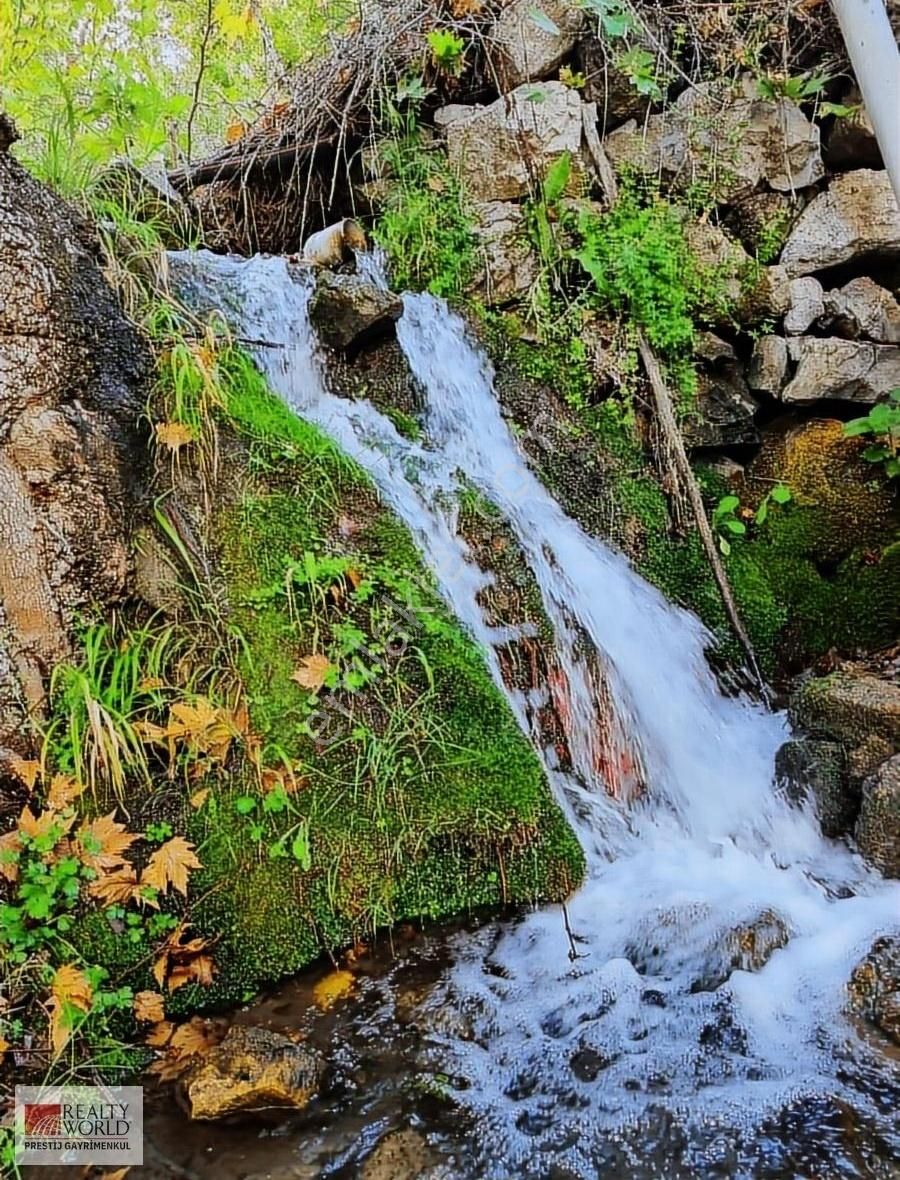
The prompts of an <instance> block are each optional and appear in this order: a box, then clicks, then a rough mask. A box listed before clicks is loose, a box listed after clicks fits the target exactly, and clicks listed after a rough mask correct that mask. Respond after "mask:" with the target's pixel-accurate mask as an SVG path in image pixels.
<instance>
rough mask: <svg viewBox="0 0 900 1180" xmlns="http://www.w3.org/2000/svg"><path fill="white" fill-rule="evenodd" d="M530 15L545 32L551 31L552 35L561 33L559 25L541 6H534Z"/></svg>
mask: <svg viewBox="0 0 900 1180" xmlns="http://www.w3.org/2000/svg"><path fill="white" fill-rule="evenodd" d="M528 15H529V16H530V17H531V19H532V21H533V23H534V24H536V25H537V27H538V28H539V29H540V30H541V31H542V32H544V33H550V34H551V36H554V37H558V36H559V35H560V28H559V25H557V24H555V23H554V22H553V21H552V20H551V19H550V17H549V16H547V14H546V12H542V11H541V10H540V8H532V9H531V10H530V11H529V13H528Z"/></svg>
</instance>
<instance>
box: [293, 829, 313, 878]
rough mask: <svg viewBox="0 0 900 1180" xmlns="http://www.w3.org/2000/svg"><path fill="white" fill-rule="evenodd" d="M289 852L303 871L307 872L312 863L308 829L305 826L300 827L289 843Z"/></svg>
mask: <svg viewBox="0 0 900 1180" xmlns="http://www.w3.org/2000/svg"><path fill="white" fill-rule="evenodd" d="M291 854H292V855H293V857H294V860H296V861H297V863H298V864H299V865H300V868H301V869H303V871H304V873H306V872H308V871H309V869H310V866H311V865H312V857H311V855H310V848H309V831H308V829H306V828H305V827H303V828H301V829H300V831H299V832H298V833H297V835H296V836H295V837H294V839H293V842H292V843H291Z"/></svg>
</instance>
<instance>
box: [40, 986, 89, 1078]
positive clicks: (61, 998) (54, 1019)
mask: <svg viewBox="0 0 900 1180" xmlns="http://www.w3.org/2000/svg"><path fill="white" fill-rule="evenodd" d="M92 1000H93V992H92V990H91V985H90V984H89V983H88V981H87V978H86V976H85V975H84V974H83V972H81V971H79V970H78V968H77V967H74V966H73V965H72V964H71V963H66V964H63V966H62V967H60V968H59V969H58V970H57V972H56V974H55V975H54V976H53V982H52V983H51V985H50V999H49V1000H48V1001H47V1008H48V1010H49V1012H50V1043H51V1045H52V1046H53V1052H54V1054H55V1055H56V1056H59V1054H60V1053H61V1052H62V1051H63V1049H64V1048H65V1045H66V1042H67V1041H68V1039H69V1037H70V1036H71V1034H72V1028H73V1025H74V1022H75V1015H76V1013H77V1012H90V1010H91V1002H92Z"/></svg>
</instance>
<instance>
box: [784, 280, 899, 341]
mask: <svg viewBox="0 0 900 1180" xmlns="http://www.w3.org/2000/svg"><path fill="white" fill-rule="evenodd" d="M796 281H797V282H800V281H801V280H799V279H798V280H796ZM824 304H825V307H824V313H823V314H824V321H823V326H824V327H825V328H827V329H828V331H830V332H833V333H834V335H836V336H844V337H846V339H848V340H859V339H860V338H863V339H866V340H874V341H875V342H876V343H879V344H900V303H898V302H897V300H896V299H895V298H894V296H893V295H892V294H891V293H890V291H886V290H885V289H884V287H879V286H878V284H877V283H876V282H873V280H872V279H870V278H867V277H865V276H861V277H860V278H858V279H852V280H851V281H850V282H849V283H847V284H846V286H843V287H839V288H836V289H835V290H833V291H826V292H825V296H824Z"/></svg>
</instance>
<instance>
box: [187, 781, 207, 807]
mask: <svg viewBox="0 0 900 1180" xmlns="http://www.w3.org/2000/svg"><path fill="white" fill-rule="evenodd" d="M208 796H209V787H204V788H203V789H202V790H201V791H195V792H194V794H193V795H191V797H190V799H189V800H188V802H189V803H190V805H191V807H193V809H194V811H199V810H200V808H201V807H202V806H203V804H204V803H205V802H206V800H207V798H208Z"/></svg>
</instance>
